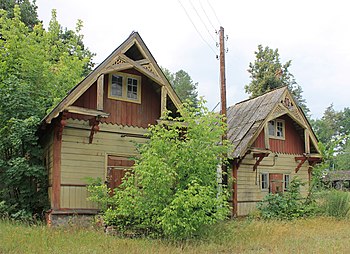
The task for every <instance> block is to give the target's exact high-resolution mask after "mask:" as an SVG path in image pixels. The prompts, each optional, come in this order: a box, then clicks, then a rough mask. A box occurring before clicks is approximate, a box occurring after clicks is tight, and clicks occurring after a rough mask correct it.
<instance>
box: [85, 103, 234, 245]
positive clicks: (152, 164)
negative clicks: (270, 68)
mask: <svg viewBox="0 0 350 254" xmlns="http://www.w3.org/2000/svg"><path fill="white" fill-rule="evenodd" d="M203 104H204V102H203V101H202V100H200V101H199V103H198V105H199V106H198V108H193V107H191V106H189V105H188V104H184V106H183V107H182V108H181V109H180V110H179V113H180V115H181V117H178V118H175V119H172V118H170V117H169V118H168V116H164V119H165V120H171V121H170V122H168V124H164V125H161V124H159V125H155V126H151V127H150V128H149V132H150V134H149V138H150V139H149V142H148V143H146V144H144V145H142V146H141V147H140V148H139V152H140V157H139V159H137V161H136V164H135V166H134V168H133V174H132V175H127V176H126V177H125V178H124V179H123V183H122V184H121V185H120V186H119V188H117V189H115V195H114V196H113V197H110V198H109V199H108V203H109V207H108V208H107V209H106V210H105V213H104V219H105V221H106V222H107V223H108V224H112V225H115V226H116V227H118V229H119V230H120V231H126V230H133V231H135V232H138V233H142V234H153V235H161V236H166V237H169V238H173V239H184V238H189V237H193V236H195V234H196V232H197V231H198V230H199V228H201V227H202V226H205V225H209V224H213V223H215V222H216V221H218V220H222V219H224V218H225V217H226V216H227V214H228V212H229V209H228V205H227V201H226V200H227V192H226V190H225V189H221V190H220V188H219V186H218V179H217V168H218V166H219V165H220V163H221V161H222V160H223V154H224V153H227V151H228V145H227V143H224V144H221V137H222V134H223V133H224V131H225V128H226V125H225V124H224V122H223V121H222V116H220V115H218V114H215V113H212V112H209V111H208V110H207V109H206V108H205V107H204V106H203ZM92 194H93V193H92ZM98 195H99V194H94V195H93V196H94V197H93V198H92V199H94V200H96V197H98ZM97 199H98V198H97ZM103 200H104V199H101V201H102V202H104V201H103Z"/></svg>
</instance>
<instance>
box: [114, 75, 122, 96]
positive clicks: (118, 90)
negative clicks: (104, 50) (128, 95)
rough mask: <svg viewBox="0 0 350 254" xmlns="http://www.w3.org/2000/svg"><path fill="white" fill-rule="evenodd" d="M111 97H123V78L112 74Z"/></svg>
mask: <svg viewBox="0 0 350 254" xmlns="http://www.w3.org/2000/svg"><path fill="white" fill-rule="evenodd" d="M111 96H116V97H122V96H123V77H122V76H118V75H114V74H112V84H111Z"/></svg>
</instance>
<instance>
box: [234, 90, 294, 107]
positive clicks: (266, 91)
mask: <svg viewBox="0 0 350 254" xmlns="http://www.w3.org/2000/svg"><path fill="white" fill-rule="evenodd" d="M286 88H287V89H288V85H284V86H281V87H276V88H274V89H272V90H270V91H266V92H264V93H262V94H260V95H259V96H256V97H254V98H248V99H245V100H243V101H240V102H237V103H236V104H234V105H232V106H230V107H233V106H236V105H238V104H241V103H244V102H247V101H250V100H254V99H257V98H259V97H262V96H264V95H266V94H268V93H272V92H276V91H277V90H280V89H286Z"/></svg>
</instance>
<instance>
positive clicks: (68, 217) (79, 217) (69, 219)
mask: <svg viewBox="0 0 350 254" xmlns="http://www.w3.org/2000/svg"><path fill="white" fill-rule="evenodd" d="M97 214H98V211H97V210H89V211H87V210H84V211H81V210H58V211H57V210H56V211H55V210H50V211H48V212H47V213H46V223H47V225H48V226H52V227H58V226H74V227H83V228H86V227H91V226H93V225H95V224H98V222H96V219H95V217H96V215H97Z"/></svg>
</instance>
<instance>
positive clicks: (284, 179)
mask: <svg viewBox="0 0 350 254" xmlns="http://www.w3.org/2000/svg"><path fill="white" fill-rule="evenodd" d="M286 178H288V181H287V180H286ZM289 184H290V174H283V191H287V189H288V186H289Z"/></svg>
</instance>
